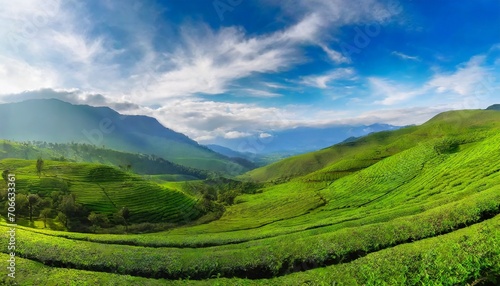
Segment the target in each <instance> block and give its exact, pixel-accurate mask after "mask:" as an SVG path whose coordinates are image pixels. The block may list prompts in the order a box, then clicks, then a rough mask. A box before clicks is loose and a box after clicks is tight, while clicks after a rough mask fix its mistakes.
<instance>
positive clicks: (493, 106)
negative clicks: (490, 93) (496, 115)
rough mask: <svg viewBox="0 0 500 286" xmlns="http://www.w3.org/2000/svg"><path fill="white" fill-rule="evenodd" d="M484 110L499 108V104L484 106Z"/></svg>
mask: <svg viewBox="0 0 500 286" xmlns="http://www.w3.org/2000/svg"><path fill="white" fill-rule="evenodd" d="M486 110H500V104H493V105H491V106H489V107H488V108H486Z"/></svg>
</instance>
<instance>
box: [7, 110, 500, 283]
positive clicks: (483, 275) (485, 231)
mask: <svg viewBox="0 0 500 286" xmlns="http://www.w3.org/2000/svg"><path fill="white" fill-rule="evenodd" d="M499 131H500V113H498V112H496V111H491V110H486V111H485V110H466V111H452V112H445V113H442V114H439V115H437V116H435V117H434V118H433V119H431V120H430V121H428V122H426V123H425V124H422V125H420V126H413V127H408V128H404V129H401V130H397V131H391V132H381V133H375V134H372V135H369V136H366V137H362V138H359V139H357V140H355V141H353V142H347V143H344V144H340V145H336V146H333V147H330V148H327V149H324V150H320V151H318V152H313V153H311V154H305V155H308V156H305V155H303V156H297V157H294V158H291V159H294V161H289V159H286V160H284V161H282V162H278V163H277V164H283V165H277V166H283V167H282V169H281V170H277V171H274V174H273V176H275V177H276V178H286V176H289V174H293V175H294V176H292V177H290V178H286V180H282V181H279V180H275V181H274V182H270V181H269V182H268V183H267V185H266V186H265V187H261V188H260V189H259V190H256V191H255V192H252V193H245V194H241V195H239V196H237V197H236V198H235V203H234V204H232V205H227V206H226V209H225V212H224V213H223V215H222V216H221V217H220V218H219V219H218V220H215V221H211V222H209V223H205V224H198V225H187V226H183V227H179V228H175V229H171V230H169V231H167V232H160V233H154V234H143V235H96V234H86V233H68V232H61V231H51V230H39V229H31V228H27V227H18V228H17V230H16V235H17V238H18V243H19V245H18V246H19V250H18V253H17V254H16V255H18V257H22V259H21V260H20V263H21V264H22V265H30V266H32V267H35V269H43V271H46V272H47V273H51V274H50V275H51V276H50V277H45V278H43V279H45V280H44V282H47V283H49V282H51V281H54V279H55V277H58V275H63V273H65V274H66V275H68V276H67V277H66V278H65V279H66V280H65V283H66V284H71V283H77V282H78V283H80V284H81V283H87V282H88V283H96V282H95V281H130V283H144V284H145V285H147V284H150V285H160V284H167V283H171V284H174V285H175V284H179V285H321V284H328V285H330V284H335V285H336V284H340V285H467V284H475V285H478V284H481V283H482V284H483V285H498V281H500V280H499V279H500V274H499V273H500V245H499V243H498V242H499V241H500V185H499V184H498V182H499V180H500V152H498V146H500V132H499ZM348 144H350V145H348ZM314 159H316V161H314ZM300 162H309V164H310V165H309V166H308V165H304V167H305V168H307V169H306V170H301V169H300V168H299V167H300ZM285 163H286V164H285ZM31 164H32V163H31ZM287 164H292V165H293V167H294V168H295V170H294V171H297V172H300V174H295V173H293V172H290V168H287ZM266 168H267V167H266ZM260 170H262V169H260ZM270 171H273V170H270ZM281 171H283V172H285V174H280V172H281ZM8 230H9V227H8V226H7V225H5V224H2V225H0V233H3V238H4V239H0V248H1V249H4V251H3V252H4V253H7V250H6V249H7V247H8V239H7V238H8V234H7V231H8ZM3 257H7V255H4V256H3ZM27 269H28V268H27ZM29 269H31V268H29ZM24 271H25V272H23V278H22V279H25V280H23V282H24V281H28V282H29V281H30V279H35V278H34V277H36V276H35V274H34V271H31V270H24ZM89 273H94V274H95V276H92V278H90V274H89ZM116 275H118V276H116ZM131 276H132V277H131ZM80 278H81V280H79V279H80ZM92 279H94V280H92ZM131 281H133V282H131ZM111 283H112V282H111Z"/></svg>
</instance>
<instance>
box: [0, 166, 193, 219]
mask: <svg viewBox="0 0 500 286" xmlns="http://www.w3.org/2000/svg"><path fill="white" fill-rule="evenodd" d="M35 164H36V162H35V161H32V160H22V159H4V160H2V161H0V169H2V170H10V172H11V173H14V174H16V178H17V181H16V188H17V192H18V193H28V192H29V193H37V194H39V195H40V196H42V197H47V196H50V195H51V193H52V192H58V191H63V192H66V193H72V194H74V195H75V196H76V201H77V202H78V203H81V204H82V205H83V206H85V207H86V208H87V209H88V210H89V211H95V212H99V213H103V214H106V215H112V214H113V213H116V212H117V211H118V210H120V209H121V208H122V207H127V208H129V209H130V213H131V217H130V222H133V223H139V222H146V221H147V222H187V221H191V220H193V219H195V218H197V217H198V216H199V215H200V213H199V211H198V210H197V209H196V208H195V204H196V199H195V198H194V197H192V196H189V195H187V194H185V193H183V192H181V191H177V190H173V189H168V188H165V187H162V186H160V185H158V184H155V183H153V182H150V181H146V180H144V179H142V178H141V177H140V176H138V175H134V174H131V173H127V172H123V171H121V170H119V169H116V168H113V167H110V166H105V165H100V164H90V163H71V162H60V161H45V164H44V171H43V172H42V176H41V177H39V176H38V175H37V174H36V168H35Z"/></svg>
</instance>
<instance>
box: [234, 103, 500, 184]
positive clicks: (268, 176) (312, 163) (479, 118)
mask: <svg viewBox="0 0 500 286" xmlns="http://www.w3.org/2000/svg"><path fill="white" fill-rule="evenodd" d="M499 119H500V114H499V113H498V112H494V111H481V110H464V111H450V112H444V113H441V114H439V115H437V116H436V117H434V118H432V119H431V120H429V121H428V122H426V123H425V124H423V125H421V126H418V127H417V126H410V127H406V128H402V129H399V130H396V131H383V132H378V133H373V134H370V135H367V136H365V137H361V138H358V139H356V140H353V141H350V142H346V143H340V144H337V145H334V146H332V147H329V148H325V149H322V150H320V151H317V152H312V153H307V154H303V155H299V156H294V157H290V158H287V159H285V160H282V161H279V162H277V163H274V164H271V165H268V166H264V167H262V168H258V169H255V170H252V171H250V172H247V173H246V174H243V175H241V176H240V178H241V179H244V180H252V181H259V182H265V181H275V182H284V181H287V180H290V179H293V178H297V177H300V176H304V175H307V174H310V173H313V172H316V171H319V170H322V169H323V168H326V169H325V170H323V172H321V173H322V174H323V175H327V174H328V173H330V175H331V176H333V177H332V178H336V177H338V176H340V177H341V176H344V175H348V174H351V173H353V172H356V171H358V170H361V169H363V168H366V167H368V166H371V165H373V164H374V163H376V162H379V161H380V160H382V159H384V158H387V157H389V156H392V155H394V154H397V153H399V152H401V151H404V150H407V149H409V148H411V147H414V146H416V145H417V144H419V143H423V142H425V141H427V140H433V139H435V138H444V137H446V136H458V139H457V140H470V138H473V137H474V136H476V135H477V136H486V135H484V133H481V132H480V131H483V130H484V131H488V130H489V129H490V128H491V127H492V126H498V124H497V120H499ZM313 179H314V178H313Z"/></svg>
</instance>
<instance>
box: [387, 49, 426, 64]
mask: <svg viewBox="0 0 500 286" xmlns="http://www.w3.org/2000/svg"><path fill="white" fill-rule="evenodd" d="M391 54H392V55H394V56H397V57H399V58H401V59H403V60H412V61H416V62H419V61H420V58H419V57H416V56H409V55H407V54H403V53H401V52H398V51H393V52H392V53H391Z"/></svg>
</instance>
